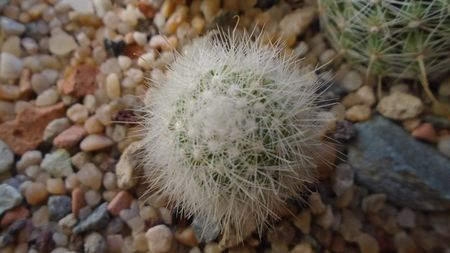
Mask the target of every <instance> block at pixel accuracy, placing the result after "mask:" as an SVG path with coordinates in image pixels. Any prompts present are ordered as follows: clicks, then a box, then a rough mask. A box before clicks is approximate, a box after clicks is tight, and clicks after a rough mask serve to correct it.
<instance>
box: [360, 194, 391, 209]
mask: <svg viewBox="0 0 450 253" xmlns="http://www.w3.org/2000/svg"><path fill="white" fill-rule="evenodd" d="M385 202H386V195H385V194H382V193H377V194H371V195H369V196H367V197H365V198H364V199H363V200H362V203H361V208H362V210H363V211H364V212H366V213H367V212H371V213H377V212H379V211H380V210H381V208H383V206H384V203H385Z"/></svg>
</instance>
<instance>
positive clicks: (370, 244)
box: [356, 233, 380, 253]
mask: <svg viewBox="0 0 450 253" xmlns="http://www.w3.org/2000/svg"><path fill="white" fill-rule="evenodd" d="M356 243H357V244H358V247H359V250H360V251H361V253H378V252H379V251H380V246H379V245H378V242H377V240H375V238H373V236H371V235H370V234H367V233H361V234H360V235H358V236H357V237H356Z"/></svg>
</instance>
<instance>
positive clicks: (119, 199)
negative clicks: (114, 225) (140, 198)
mask: <svg viewBox="0 0 450 253" xmlns="http://www.w3.org/2000/svg"><path fill="white" fill-rule="evenodd" d="M131 202H133V196H131V194H129V193H128V192H127V191H120V192H119V193H118V194H117V195H116V196H115V197H114V198H113V200H112V201H111V202H110V203H109V204H108V211H109V212H110V213H111V214H112V215H116V216H117V215H119V213H120V211H122V210H123V209H127V208H129V207H130V205H131Z"/></svg>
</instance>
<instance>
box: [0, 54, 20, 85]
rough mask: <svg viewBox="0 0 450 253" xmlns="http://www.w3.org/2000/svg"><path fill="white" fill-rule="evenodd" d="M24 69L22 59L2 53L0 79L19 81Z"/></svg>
mask: <svg viewBox="0 0 450 253" xmlns="http://www.w3.org/2000/svg"><path fill="white" fill-rule="evenodd" d="M22 69H23V63H22V60H21V59H20V58H17V57H16V56H15V55H13V54H10V53H6V52H3V53H0V77H1V78H3V79H17V78H19V77H20V74H21V72H22Z"/></svg>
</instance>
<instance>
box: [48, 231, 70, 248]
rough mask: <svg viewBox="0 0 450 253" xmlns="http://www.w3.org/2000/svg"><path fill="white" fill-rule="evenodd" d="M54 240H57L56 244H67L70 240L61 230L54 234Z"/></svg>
mask: <svg viewBox="0 0 450 253" xmlns="http://www.w3.org/2000/svg"><path fill="white" fill-rule="evenodd" d="M52 240H53V241H54V242H55V244H56V246H66V245H67V243H68V242H69V238H68V237H67V235H65V234H63V233H59V232H56V233H54V234H53V235H52Z"/></svg>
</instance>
